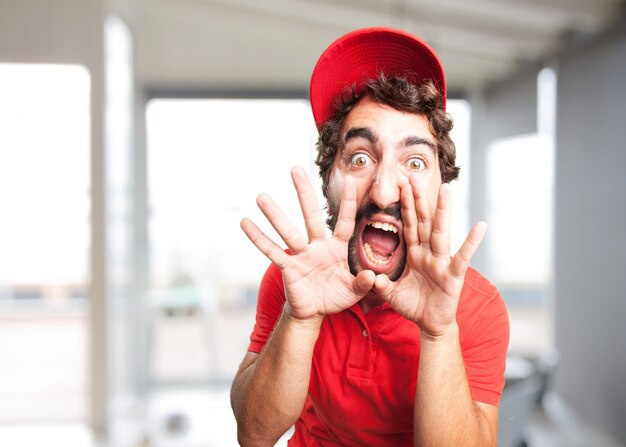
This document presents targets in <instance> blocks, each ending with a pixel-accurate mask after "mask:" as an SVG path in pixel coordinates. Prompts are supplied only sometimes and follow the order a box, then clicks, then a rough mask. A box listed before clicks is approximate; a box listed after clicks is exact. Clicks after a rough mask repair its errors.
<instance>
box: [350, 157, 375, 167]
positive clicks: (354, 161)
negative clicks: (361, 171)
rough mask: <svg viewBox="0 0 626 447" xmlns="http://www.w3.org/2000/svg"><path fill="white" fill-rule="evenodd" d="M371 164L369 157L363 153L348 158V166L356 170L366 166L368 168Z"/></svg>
mask: <svg viewBox="0 0 626 447" xmlns="http://www.w3.org/2000/svg"><path fill="white" fill-rule="evenodd" d="M371 162H372V159H371V158H370V157H369V155H367V154H363V153H358V154H354V155H353V156H352V157H350V164H351V165H352V166H355V167H357V168H364V167H366V166H369V165H370V163H371Z"/></svg>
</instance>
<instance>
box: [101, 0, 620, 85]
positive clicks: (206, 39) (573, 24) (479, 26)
mask: <svg viewBox="0 0 626 447" xmlns="http://www.w3.org/2000/svg"><path fill="white" fill-rule="evenodd" d="M624 3H625V2H624V0H335V1H332V0H109V11H110V12H112V13H114V14H116V15H118V16H119V17H121V18H122V19H123V20H124V21H125V22H126V23H127V24H128V25H129V27H130V29H131V30H132V32H133V39H134V51H135V60H136V66H135V72H136V76H137V78H138V80H139V81H140V82H142V83H143V85H144V86H146V87H148V88H158V89H174V90H194V89H195V90H204V91H220V90H222V91H223V90H245V91H286V92H289V91H291V92H293V91H295V92H306V89H307V87H308V82H309V76H310V73H311V70H312V68H313V66H314V65H315V62H316V61H317V58H318V56H319V55H320V54H321V52H322V51H323V50H324V48H325V47H326V46H327V45H328V44H329V43H330V42H331V41H332V40H334V39H335V38H336V37H338V36H340V35H341V34H343V33H345V32H347V31H350V30H353V29H356V28H360V27H366V26H394V27H400V28H403V29H406V30H408V31H410V32H412V33H414V34H417V35H419V36H421V37H423V38H425V39H426V40H427V41H428V42H429V43H430V44H431V45H432V46H433V47H434V48H435V50H436V51H437V52H438V53H439V56H440V58H441V59H442V61H443V64H444V68H445V70H446V76H447V82H448V86H449V90H451V91H457V92H463V91H466V90H467V89H472V88H475V87H481V86H486V85H489V84H490V83H493V82H496V81H498V80H501V79H504V78H506V77H507V76H510V75H511V74H512V73H513V72H515V71H516V70H518V69H519V68H521V67H524V66H525V65H526V66H527V65H530V64H538V63H541V62H542V61H545V60H549V57H550V55H551V54H554V53H555V52H556V51H558V49H559V48H560V47H561V46H562V45H564V43H565V42H567V40H568V39H571V38H572V36H576V37H578V38H580V37H583V38H584V37H587V36H593V35H594V34H596V33H599V32H601V31H602V30H603V29H604V28H606V27H607V26H609V25H610V24H611V23H612V21H613V20H616V19H617V18H618V17H622V16H623V13H624Z"/></svg>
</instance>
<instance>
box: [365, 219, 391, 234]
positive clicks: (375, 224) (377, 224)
mask: <svg viewBox="0 0 626 447" xmlns="http://www.w3.org/2000/svg"><path fill="white" fill-rule="evenodd" d="M368 225H371V226H372V227H374V228H378V229H379V230H383V231H391V232H392V233H397V232H398V229H397V228H396V227H394V226H393V225H391V224H390V223H386V222H370V223H369V224H368Z"/></svg>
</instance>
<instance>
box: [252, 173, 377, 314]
mask: <svg viewBox="0 0 626 447" xmlns="http://www.w3.org/2000/svg"><path fill="white" fill-rule="evenodd" d="M292 179H293V182H294V186H295V187H296V191H297V193H298V199H299V201H300V207H301V208H302V213H303V216H304V222H305V226H306V229H307V236H308V238H307V237H305V236H304V235H303V234H302V233H301V232H300V231H299V230H298V229H297V228H296V227H295V226H294V225H293V223H292V222H291V221H290V220H289V218H287V216H285V214H284V213H283V212H282V211H281V210H280V208H279V207H278V206H277V205H276V204H275V203H274V201H273V200H272V199H271V198H270V197H269V196H267V195H265V194H262V195H260V196H259V197H258V198H257V204H258V205H259V208H260V209H261V211H262V212H263V214H264V215H265V216H266V217H267V219H268V220H269V222H270V223H271V224H272V226H273V227H274V229H275V230H276V231H277V232H278V234H279V235H280V237H281V238H282V239H283V241H284V242H285V244H287V247H288V248H289V251H288V252H286V251H284V250H283V249H282V248H281V247H279V246H278V245H277V244H276V243H275V242H273V241H272V240H271V239H270V238H269V237H267V236H266V235H265V234H264V233H263V232H262V231H261V230H260V229H259V228H258V227H257V226H256V225H255V224H254V223H253V222H252V221H250V220H249V219H244V220H243V221H242V222H241V227H242V229H243V230H244V232H245V233H246V235H247V236H248V238H250V240H251V241H252V243H253V244H254V245H255V246H256V247H257V248H258V249H259V250H260V251H261V252H262V253H263V254H265V256H267V257H268V258H269V259H270V260H271V261H272V262H273V263H275V264H276V265H277V266H278V267H279V268H280V269H281V272H282V275H283V283H284V285H285V293H286V295H287V302H288V304H289V307H290V312H291V315H292V316H293V317H295V318H298V319H303V320H306V319H311V318H316V317H321V316H323V315H327V314H332V313H336V312H340V311H342V310H344V309H346V308H348V307H350V306H352V305H353V304H354V303H356V302H357V301H359V300H360V299H361V298H362V297H363V295H365V294H366V293H367V292H368V291H369V290H371V288H372V287H373V285H374V280H375V275H374V272H372V271H363V272H360V273H359V274H358V275H357V276H356V277H354V276H353V275H352V274H351V273H350V271H349V268H348V262H347V256H348V242H349V240H350V237H351V236H352V232H353V231H354V225H355V215H356V207H357V205H356V191H355V188H354V184H353V183H352V181H351V179H350V178H349V177H348V178H346V180H345V182H344V191H343V197H342V201H341V207H340V210H339V216H338V221H337V225H336V227H335V231H334V233H333V235H332V236H329V235H328V234H327V232H326V226H325V223H324V217H323V215H322V212H321V210H320V207H319V205H318V202H317V198H316V196H315V192H314V191H313V188H312V187H311V184H310V182H309V181H308V178H307V177H306V174H305V173H304V171H303V170H302V169H301V168H294V169H293V170H292Z"/></svg>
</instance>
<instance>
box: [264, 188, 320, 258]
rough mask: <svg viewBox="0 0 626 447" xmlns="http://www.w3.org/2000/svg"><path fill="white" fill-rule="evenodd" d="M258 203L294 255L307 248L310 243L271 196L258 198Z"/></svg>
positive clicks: (265, 195)
mask: <svg viewBox="0 0 626 447" xmlns="http://www.w3.org/2000/svg"><path fill="white" fill-rule="evenodd" d="M256 203H257V205H258V206H259V208H260V209H261V211H262V212H263V214H264V215H265V217H267V220H269V222H270V223H271V224H272V226H273V227H274V229H275V230H276V232H277V233H278V235H279V236H280V237H281V239H282V240H283V241H285V244H287V247H289V249H290V250H291V252H292V253H294V254H295V253H299V252H300V251H302V250H304V249H305V248H306V246H307V245H308V243H307V240H306V238H305V237H304V235H303V234H302V233H300V231H299V230H298V229H297V228H296V226H295V225H294V224H293V223H292V222H291V220H289V218H288V217H287V216H286V215H285V213H283V212H282V210H281V209H280V208H279V207H278V205H276V203H274V201H273V200H272V198H271V197H270V196H268V195H267V194H261V195H259V196H258V197H257V199H256Z"/></svg>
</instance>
